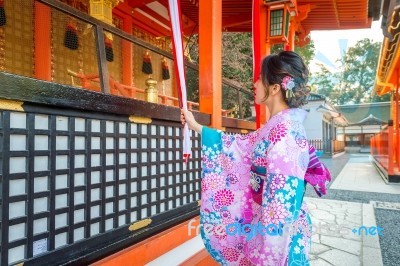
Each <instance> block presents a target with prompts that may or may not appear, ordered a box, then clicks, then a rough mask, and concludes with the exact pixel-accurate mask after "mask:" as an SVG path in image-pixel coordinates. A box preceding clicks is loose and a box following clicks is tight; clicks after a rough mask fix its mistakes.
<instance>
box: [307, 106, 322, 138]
mask: <svg viewBox="0 0 400 266" xmlns="http://www.w3.org/2000/svg"><path fill="white" fill-rule="evenodd" d="M322 103H323V101H316V102H314V101H313V102H309V103H308V104H307V105H305V106H303V109H305V110H307V109H309V110H310V111H309V112H308V115H307V118H306V119H305V121H304V127H305V129H306V134H307V139H309V140H311V139H322V119H323V113H322V112H318V111H317V110H316V109H317V107H318V106H320V105H321V104H322Z"/></svg>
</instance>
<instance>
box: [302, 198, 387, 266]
mask: <svg viewBox="0 0 400 266" xmlns="http://www.w3.org/2000/svg"><path fill="white" fill-rule="evenodd" d="M305 200H306V202H307V204H308V208H309V210H310V214H311V219H312V223H313V236H312V244H311V254H310V264H311V266H325V265H337V266H342V265H343V266H348V265H352V266H353V265H354V266H356V265H365V266H381V265H383V264H382V255H381V250H380V246H379V238H378V235H377V232H375V233H376V235H374V236H373V235H369V233H366V232H365V229H361V230H360V226H362V225H364V226H366V227H368V228H370V227H372V226H376V223H375V216H374V211H373V206H372V204H364V203H356V202H346V201H337V200H327V199H317V198H305ZM353 230H354V232H353ZM367 234H368V235H367Z"/></svg>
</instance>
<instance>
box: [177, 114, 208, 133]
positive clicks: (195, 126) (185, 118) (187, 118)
mask: <svg viewBox="0 0 400 266" xmlns="http://www.w3.org/2000/svg"><path fill="white" fill-rule="evenodd" d="M181 122H182V124H183V125H184V124H185V123H187V124H188V126H189V128H190V129H192V130H194V131H196V132H197V133H199V134H201V129H202V127H203V126H202V125H200V124H199V123H197V121H196V119H194V116H193V114H192V112H190V111H188V110H183V109H181Z"/></svg>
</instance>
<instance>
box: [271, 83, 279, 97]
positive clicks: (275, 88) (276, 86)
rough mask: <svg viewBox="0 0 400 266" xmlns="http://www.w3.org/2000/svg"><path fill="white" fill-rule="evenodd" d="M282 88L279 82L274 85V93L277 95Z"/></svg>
mask: <svg viewBox="0 0 400 266" xmlns="http://www.w3.org/2000/svg"><path fill="white" fill-rule="evenodd" d="M280 90H281V86H280V85H279V84H274V85H272V94H273V95H275V94H277V93H278V92H279V91H280Z"/></svg>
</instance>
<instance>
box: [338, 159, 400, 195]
mask: <svg viewBox="0 0 400 266" xmlns="http://www.w3.org/2000/svg"><path fill="white" fill-rule="evenodd" d="M330 189H342V190H356V191H366V192H381V193H391V194H399V195H400V184H399V185H395V184H391V185H388V184H386V183H385V181H384V180H383V178H382V177H381V176H380V174H379V172H378V170H377V169H376V168H375V166H374V165H373V164H372V161H371V156H370V155H364V154H357V155H353V156H351V157H350V158H349V161H348V162H347V164H346V165H345V167H344V168H343V170H342V171H341V172H340V174H339V175H338V176H337V177H336V179H335V180H334V182H333V183H332V185H331V186H330Z"/></svg>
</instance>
